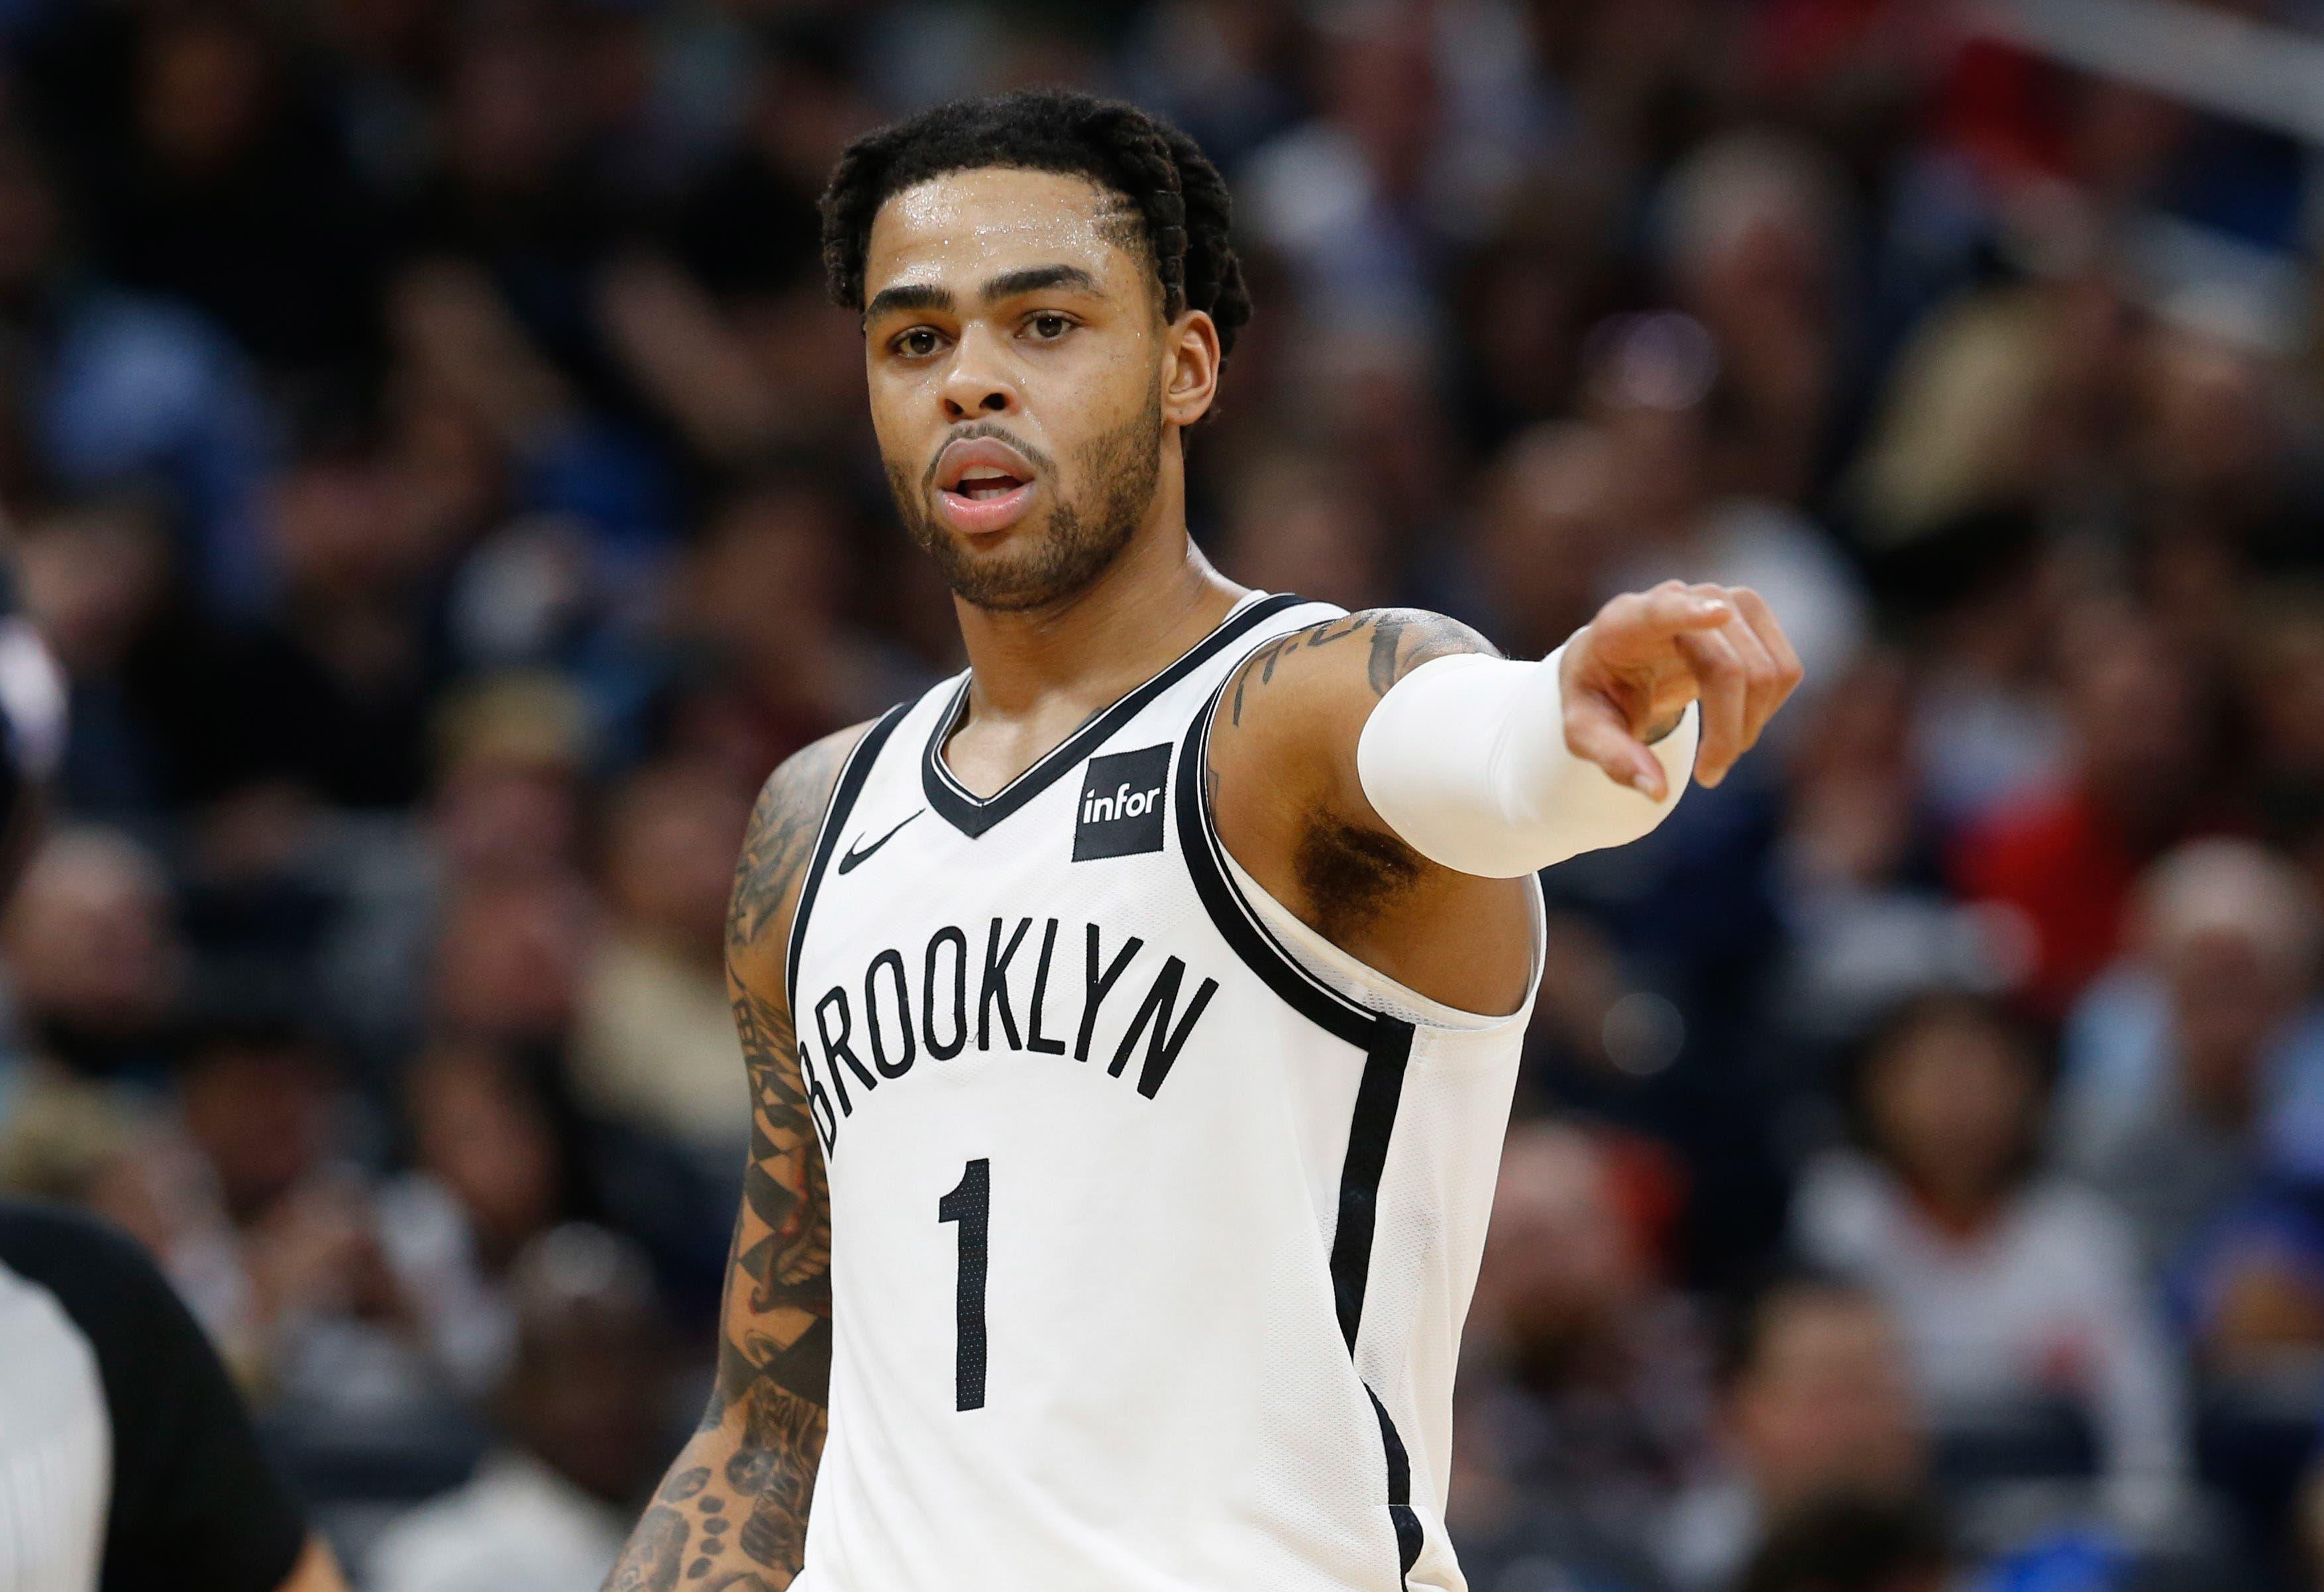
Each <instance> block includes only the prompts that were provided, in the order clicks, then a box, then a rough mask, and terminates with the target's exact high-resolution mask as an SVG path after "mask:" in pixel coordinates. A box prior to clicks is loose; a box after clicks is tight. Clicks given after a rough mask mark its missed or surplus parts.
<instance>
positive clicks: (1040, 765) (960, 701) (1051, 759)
mask: <svg viewBox="0 0 2324 1592" xmlns="http://www.w3.org/2000/svg"><path fill="white" fill-rule="evenodd" d="M1306 601H1307V599H1306V598H1305V597H1295V596H1293V595H1291V594H1289V593H1287V592H1286V593H1281V594H1277V595H1276V596H1272V597H1262V598H1260V599H1259V601H1258V602H1256V603H1251V604H1250V605H1249V606H1248V607H1245V608H1241V609H1238V610H1237V611H1236V612H1232V613H1230V614H1228V615H1227V617H1226V619H1225V620H1224V621H1222V622H1221V624H1220V625H1219V628H1218V629H1216V630H1213V631H1212V632H1211V633H1210V634H1209V635H1207V636H1205V637H1203V639H1202V640H1199V641H1197V642H1195V643H1194V646H1193V647H1192V648H1190V649H1187V650H1186V651H1185V653H1183V654H1181V655H1180V656H1179V658H1178V660H1177V661H1176V662H1175V663H1173V664H1171V665H1170V666H1169V667H1167V668H1165V669H1164V670H1163V671H1162V672H1161V673H1160V674H1158V675H1156V676H1154V677H1153V678H1151V679H1149V680H1148V681H1147V682H1146V683H1145V684H1144V685H1142V686H1138V687H1136V688H1135V689H1134V690H1132V691H1130V693H1129V694H1128V695H1125V696H1123V697H1121V698H1120V700H1118V701H1117V702H1115V703H1114V704H1113V705H1112V706H1111V707H1109V708H1104V709H1102V710H1101V711H1099V712H1098V713H1093V714H1092V715H1091V716H1090V718H1089V719H1088V720H1087V721H1086V722H1084V723H1083V725H1082V727H1081V728H1080V729H1078V730H1076V731H1074V732H1073V733H1072V734H1071V735H1068V736H1066V737H1065V740H1063V741H1059V742H1058V743H1057V745H1056V747H1055V748H1054V749H1053V750H1050V751H1049V753H1048V754H1047V756H1045V757H1043V758H1042V759H1040V760H1039V761H1038V762H1037V763H1035V764H1034V765H1033V766H1032V767H1031V768H1028V769H1026V770H1025V771H1024V772H1023V773H1022V774H1019V776H1017V778H1014V779H1012V780H1010V782H1009V783H1008V784H1006V785H1004V786H1002V787H1001V788H1000V789H999V790H997V791H995V792H993V793H992V795H991V796H977V795H975V794H974V793H973V792H972V791H971V790H970V789H969V788H968V787H966V786H964V785H963V784H962V783H961V782H960V781H959V780H957V779H955V778H953V774H952V770H951V769H950V768H945V760H944V747H945V741H949V740H950V739H951V738H952V732H954V730H955V729H957V728H959V726H960V718H961V711H962V709H963V708H964V707H965V706H966V704H967V701H968V677H967V676H965V675H964V676H961V682H960V685H959V686H957V687H956V688H954V692H953V697H952V702H951V704H949V705H948V706H947V707H945V711H944V712H943V713H939V714H937V715H936V728H935V729H934V730H932V731H930V732H928V745H927V752H926V754H925V755H924V756H923V757H922V758H921V759H920V785H921V787H922V788H923V789H925V790H926V791H927V797H928V805H929V806H931V807H934V808H935V809H936V811H937V812H938V813H939V814H943V816H944V819H945V822H946V823H947V824H951V825H952V826H953V827H954V829H957V830H959V831H960V832H961V833H963V834H964V835H967V836H968V837H969V838H970V839H971V840H974V839H975V838H977V837H978V836H979V835H982V833H984V832H985V831H986V830H988V829H991V827H992V826H993V825H994V824H998V823H1000V822H1001V820H1002V819H1003V818H1006V817H1008V816H1009V814H1011V813H1014V812H1015V811H1016V810H1017V809H1018V808H1019V807H1021V806H1023V805H1025V804H1026V803H1027V802H1029V801H1031V800H1032V799H1033V798H1034V797H1035V796H1038V795H1040V794H1041V793H1042V792H1043V791H1045V790H1047V789H1048V788H1049V787H1050V786H1052V785H1054V784H1056V781H1057V778H1058V777H1059V776H1061V775H1063V774H1064V773H1065V771H1066V770H1067V769H1068V768H1074V766H1076V765H1077V764H1079V763H1080V762H1081V761H1082V760H1083V759H1084V758H1086V757H1088V756H1089V754H1090V753H1092V752H1093V751H1095V750H1097V749H1098V748H1099V747H1101V746H1102V745H1104V744H1105V742H1106V741H1107V740H1108V739H1110V738H1111V736H1112V734H1113V732H1115V731H1117V730H1119V729H1120V728H1121V727H1122V726H1123V725H1124V724H1126V723H1128V722H1130V720H1131V719H1132V718H1135V717H1136V716H1137V715H1138V713H1139V711H1140V710H1141V709H1143V708H1144V707H1145V706H1146V704H1148V703H1150V702H1152V701H1153V700H1154V699H1155V698H1156V697H1157V696H1159V695H1162V693H1164V692H1165V691H1167V690H1168V689H1169V688H1170V687H1171V686H1175V685H1176V684H1177V683H1178V682H1179V681H1181V680H1183V679H1185V677H1186V676H1188V675H1189V674H1192V673H1193V672H1194V670H1196V669H1198V668H1200V667H1202V666H1203V664H1204V663H1206V662H1208V661H1209V660H1210V659H1212V658H1215V657H1217V656H1218V655H1219V653H1220V652H1221V651H1222V650H1223V649H1226V648H1228V647H1231V646H1232V645H1233V644H1234V642H1235V641H1236V640H1238V639H1239V638H1240V637H1242V636H1245V635H1248V634H1249V633H1250V629H1251V627H1252V626H1254V625H1256V624H1259V623H1260V622H1261V621H1265V620H1268V619H1271V618H1273V617H1274V616H1275V615H1276V614H1278V613H1281V612H1283V611H1284V610H1285V609H1286V608H1296V607H1298V606H1299V605H1300V604H1301V603H1305V602H1306Z"/></svg>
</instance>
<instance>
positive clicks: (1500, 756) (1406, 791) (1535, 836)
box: [1356, 647, 1698, 879]
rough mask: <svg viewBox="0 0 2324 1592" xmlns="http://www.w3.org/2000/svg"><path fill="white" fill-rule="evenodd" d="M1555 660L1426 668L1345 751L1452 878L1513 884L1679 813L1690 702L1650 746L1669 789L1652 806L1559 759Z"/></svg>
mask: <svg viewBox="0 0 2324 1592" xmlns="http://www.w3.org/2000/svg"><path fill="white" fill-rule="evenodd" d="M1564 651H1565V649H1564V648H1563V647H1561V648H1559V649H1557V650H1556V651H1555V652H1553V653H1551V654H1550V655H1549V656H1548V657H1547V658H1543V659H1542V660H1541V661H1540V662H1539V663H1517V662H1512V661H1510V660H1508V659H1506V658H1487V657H1485V656H1484V655H1483V654H1481V653H1462V654H1461V655H1459V656H1457V657H1453V658H1433V659H1431V660H1430V661H1429V662H1427V663H1425V664H1422V665H1421V666H1420V667H1418V668H1416V669H1415V670H1413V671H1412V673H1410V674H1408V675H1406V676H1405V677H1404V678H1403V679H1401V680H1398V681H1397V683H1396V684H1395V685H1394V686H1390V687H1389V688H1388V695H1386V696H1383V697H1382V698H1380V702H1379V706H1378V707H1375V708H1374V709H1372V713H1371V717H1370V718H1369V719H1367V720H1366V721H1365V722H1364V730H1363V735H1362V737H1361V739H1360V740H1359V741H1357V743H1356V773H1357V775H1358V777H1359V778H1361V779H1362V781H1363V787H1364V795H1365V796H1369V797H1370V798H1371V804H1372V806H1373V807H1374V808H1375V809H1376V810H1377V811H1378V812H1379V815H1380V816H1381V817H1382V818H1385V819H1386V820H1388V827H1389V828H1390V829H1392V830H1394V831H1395V832H1396V833H1397V834H1398V835H1400V836H1401V837H1403V839H1404V840H1405V841H1406V842H1407V843H1409V844H1410V845H1411V847H1412V848H1413V850H1415V851H1418V852H1419V853H1420V854H1421V855H1422V856H1424V857H1425V858H1427V859H1428V860H1430V861H1432V862H1437V863H1441V864H1442V865H1443V866H1444V867H1446V868H1450V869H1452V870H1456V871H1457V872H1461V873H1472V874H1476V875H1478V876H1480V877H1481V878H1485V879H1517V878H1521V877H1523V876H1524V875H1526V874H1528V873H1533V872H1536V871H1538V870H1541V869H1544V868H1546V867H1548V866H1549V865H1550V864H1551V863H1553V862H1563V861H1564V860H1565V859H1567V858H1568V857H1576V856H1579V855H1581V854H1582V852H1584V851H1598V850H1600V849H1601V848H1603V847H1607V846H1618V845H1624V844H1627V843H1628V842H1631V841H1634V840H1637V838H1638V837H1639V836H1640V835H1643V834H1646V833H1648V832H1649V831H1650V830H1652V829H1653V828H1654V827H1655V825H1656V824H1660V823H1661V822H1662V821H1663V819H1664V817H1665V815H1666V814H1668V813H1669V812H1670V810H1671V809H1672V808H1674V807H1675V806H1677V805H1678V799H1679V796H1681V795H1682V794H1683V792H1684V791H1685V789H1686V785H1687V780H1688V779H1689V778H1690V777H1691V776H1692V773H1693V771H1694V746H1695V739H1696V735H1697V718H1698V715H1697V713H1696V712H1695V709H1694V707H1693V706H1692V704H1689V706H1688V707H1687V710H1686V714H1685V716H1684V717H1683V719H1681V720H1680V721H1679V724H1678V727H1677V728H1676V729H1674V730H1673V731H1672V732H1670V733H1669V734H1668V735H1665V736H1664V737H1663V738H1662V740H1661V741H1658V742H1656V743H1655V745H1654V746H1653V747H1651V748H1649V749H1648V750H1650V751H1652V753H1653V754H1654V757H1655V761H1657V762H1659V763H1660V764H1662V768H1663V775H1664V778H1665V779H1666V780H1667V781H1668V786H1669V793H1668V794H1667V795H1666V796H1664V798H1663V799H1662V800H1661V801H1659V802H1657V801H1655V800H1653V799H1651V798H1649V797H1647V796H1644V795H1642V794H1641V793H1639V792H1638V791H1636V790H1633V789H1631V788H1630V787H1628V786H1627V785H1621V784H1618V783H1616V781H1615V780H1614V779H1613V778H1612V777H1611V776H1609V775H1608V774H1607V773H1606V771H1605V770H1604V769H1602V768H1599V767H1598V766H1597V765H1596V764H1595V763H1590V762H1585V761H1583V760H1582V759H1580V758H1577V757H1575V756H1574V755H1573V753H1572V752H1571V751H1569V750H1567V749H1566V745H1565V714H1564V707H1563V695H1562V693H1561V690H1560V687H1559V683H1558V662H1559V660H1560V658H1562V656H1563V653H1564Z"/></svg>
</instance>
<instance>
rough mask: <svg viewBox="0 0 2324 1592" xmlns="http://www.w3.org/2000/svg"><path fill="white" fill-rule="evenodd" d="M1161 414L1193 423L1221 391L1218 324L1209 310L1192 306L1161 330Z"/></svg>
mask: <svg viewBox="0 0 2324 1592" xmlns="http://www.w3.org/2000/svg"><path fill="white" fill-rule="evenodd" d="M1162 356H1163V365H1162V418H1163V419H1165V420H1167V422H1169V423H1170V424H1171V425H1173V426H1178V427H1186V426H1191V425H1193V424H1194V422H1195V421H1197V420H1199V419H1202V418H1203V416H1204V415H1206V414H1208V413H1209V412H1210V409H1211V403H1212V400H1213V399H1215V398H1217V397H1218V393H1219V365H1220V363H1221V362H1222V361H1223V360H1224V359H1225V357H1226V356H1225V354H1223V353H1222V352H1221V350H1220V348H1219V328H1218V327H1217V326H1216V325H1215V324H1214V323H1213V321H1212V319H1211V317H1210V313H1209V312H1208V311H1207V310H1202V309H1189V310H1186V311H1185V312H1184V313H1183V314H1181V315H1180V316H1179V317H1178V318H1177V319H1176V320H1174V321H1172V322H1171V323H1170V324H1169V325H1168V326H1167V327H1164V328H1163V330H1162Z"/></svg>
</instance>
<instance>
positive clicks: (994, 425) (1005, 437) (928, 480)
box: [920, 420, 1056, 492]
mask: <svg viewBox="0 0 2324 1592" xmlns="http://www.w3.org/2000/svg"><path fill="white" fill-rule="evenodd" d="M985 437H991V438H992V439H993V440H994V441H996V442H1005V443H1007V444H1008V445H1009V446H1010V447H1013V448H1015V449H1016V450H1017V451H1018V452H1019V453H1020V454H1023V455H1024V456H1025V462H1026V463H1027V464H1028V465H1032V466H1033V468H1035V469H1036V470H1038V471H1039V472H1041V474H1044V475H1047V476H1051V477H1054V476H1055V475H1056V466H1055V465H1054V463H1053V461H1051V459H1050V457H1049V456H1048V455H1047V454H1045V453H1043V452H1042V451H1041V450H1040V449H1039V448H1037V447H1035V446H1033V445H1032V444H1031V443H1029V442H1028V441H1026V440H1025V439H1024V438H1023V437H1019V436H1018V435H1017V434H1016V433H1015V432H1014V431H1011V430H1010V429H1009V428H1008V427H1006V426H1004V425H1002V424H1001V422H1000V421H998V420H972V421H971V422H970V423H969V424H967V425H965V426H963V427H962V428H960V429H958V430H957V431H954V432H952V433H950V434H949V435H947V436H946V437H945V439H944V440H943V441H942V442H939V443H937V444H936V451H935V452H934V453H932V454H930V455H929V456H928V467H927V469H925V470H923V471H921V472H920V490H921V491H922V492H927V491H929V490H930V489H932V488H933V487H934V486H935V485H936V465H938V464H940V463H941V462H942V461H943V459H944V453H945V449H946V448H948V447H950V446H952V445H953V444H954V443H955V442H977V441H981V440H982V439H983V438H985Z"/></svg>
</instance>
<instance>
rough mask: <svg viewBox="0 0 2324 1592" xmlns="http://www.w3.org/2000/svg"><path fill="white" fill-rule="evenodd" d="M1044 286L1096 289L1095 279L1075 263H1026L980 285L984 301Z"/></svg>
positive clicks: (1043, 287) (1088, 290)
mask: <svg viewBox="0 0 2324 1592" xmlns="http://www.w3.org/2000/svg"><path fill="white" fill-rule="evenodd" d="M1047 288H1078V289H1079V290H1082V291H1083V292H1084V293H1094V292H1096V291H1097V290H1098V286H1097V278H1095V277H1093V276H1092V275H1091V274H1090V273H1089V272H1088V271H1084V270H1083V269H1082V268H1081V267H1080V266H1078V265H1029V266H1027V267H1026V268H1025V269H1024V270H1022V271H1005V272H1003V273H1002V274H1001V275H1000V276H996V277H994V278H993V279H992V280H991V281H989V282H987V283H985V284H984V301H985V302H986V303H987V304H990V303H991V302H993V301H994V300H995V299H1014V298H1016V297H1017V296H1018V295H1019V294H1020V293H1037V292H1040V291H1042V290H1044V289H1047Z"/></svg>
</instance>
